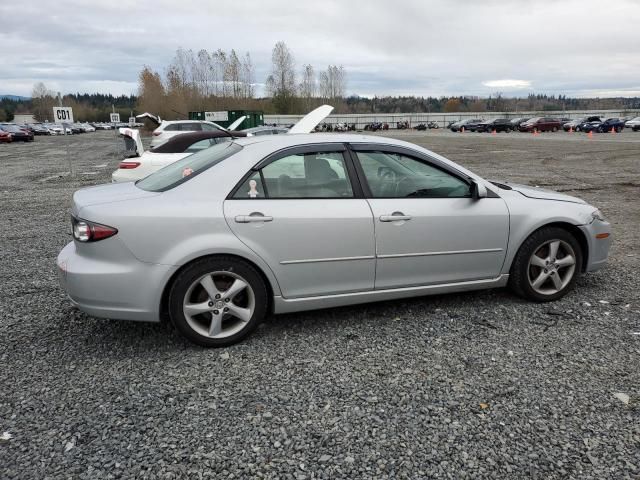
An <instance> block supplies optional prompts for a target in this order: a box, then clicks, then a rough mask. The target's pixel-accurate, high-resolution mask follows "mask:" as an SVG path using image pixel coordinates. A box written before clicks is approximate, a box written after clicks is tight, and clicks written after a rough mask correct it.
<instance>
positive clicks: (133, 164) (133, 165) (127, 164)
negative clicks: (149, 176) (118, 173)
mask: <svg viewBox="0 0 640 480" xmlns="http://www.w3.org/2000/svg"><path fill="white" fill-rule="evenodd" d="M139 166H140V162H120V165H118V168H124V169H125V170H130V169H132V168H138V167H139Z"/></svg>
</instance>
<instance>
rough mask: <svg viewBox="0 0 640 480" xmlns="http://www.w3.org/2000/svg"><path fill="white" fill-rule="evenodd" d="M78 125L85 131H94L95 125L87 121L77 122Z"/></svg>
mask: <svg viewBox="0 0 640 480" xmlns="http://www.w3.org/2000/svg"><path fill="white" fill-rule="evenodd" d="M79 125H80V127H82V129H83V130H84V132H85V133H87V132H95V131H96V127H94V126H93V125H90V124H88V123H86V122H85V123H81V124H79Z"/></svg>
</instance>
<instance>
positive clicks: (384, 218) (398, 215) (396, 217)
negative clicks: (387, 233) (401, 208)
mask: <svg viewBox="0 0 640 480" xmlns="http://www.w3.org/2000/svg"><path fill="white" fill-rule="evenodd" d="M400 220H405V221H406V220H411V215H405V214H404V213H402V212H393V213H392V214H391V215H380V221H381V222H398V221H400Z"/></svg>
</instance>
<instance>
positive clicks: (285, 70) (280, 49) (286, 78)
mask: <svg viewBox="0 0 640 480" xmlns="http://www.w3.org/2000/svg"><path fill="white" fill-rule="evenodd" d="M271 63H272V66H271V74H270V75H269V77H267V82H266V84H267V93H268V95H269V96H271V97H273V102H274V105H275V106H276V110H277V111H278V112H279V113H289V112H290V111H292V110H293V103H294V97H295V94H296V72H295V60H294V59H293V55H292V54H291V51H290V50H289V48H288V47H287V44H286V43H284V42H282V41H280V42H278V43H276V45H275V46H274V47H273V52H272V53H271Z"/></svg>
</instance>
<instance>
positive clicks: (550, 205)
mask: <svg viewBox="0 0 640 480" xmlns="http://www.w3.org/2000/svg"><path fill="white" fill-rule="evenodd" d="M500 196H501V197H502V198H503V199H505V201H506V202H507V207H508V208H509V217H510V218H509V242H508V245H507V254H506V256H505V260H504V264H503V266H502V273H509V270H510V269H511V264H512V263H513V259H514V258H515V256H516V254H517V253H518V249H519V248H520V246H521V245H522V243H523V242H524V241H525V240H526V239H527V238H528V237H529V236H530V235H531V234H532V233H533V232H535V231H536V230H538V229H540V228H542V227H544V226H545V225H550V224H554V223H565V224H569V225H573V226H575V227H579V226H581V225H586V224H588V223H589V222H590V221H591V220H592V218H591V213H592V212H593V211H594V210H595V208H594V207H592V206H590V205H586V204H578V203H572V202H563V201H555V200H540V199H533V198H527V197H524V196H523V195H521V194H519V193H517V192H515V191H507V192H505V191H501V192H500ZM585 253H587V252H585Z"/></svg>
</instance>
